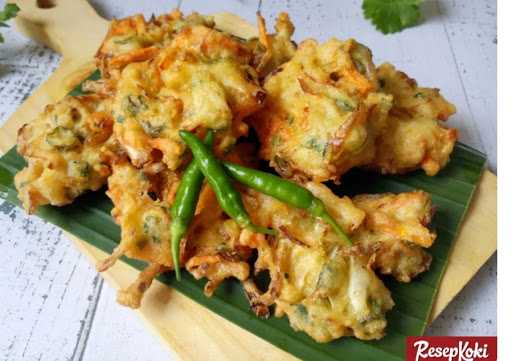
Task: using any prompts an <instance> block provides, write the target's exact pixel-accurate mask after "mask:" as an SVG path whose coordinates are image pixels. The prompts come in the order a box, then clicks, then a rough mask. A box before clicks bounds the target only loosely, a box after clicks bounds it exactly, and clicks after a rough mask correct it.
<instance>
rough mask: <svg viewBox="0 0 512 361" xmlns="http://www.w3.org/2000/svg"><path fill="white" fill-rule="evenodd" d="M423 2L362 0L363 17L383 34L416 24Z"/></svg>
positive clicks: (416, 0)
mask: <svg viewBox="0 0 512 361" xmlns="http://www.w3.org/2000/svg"><path fill="white" fill-rule="evenodd" d="M423 1H424V0H363V12H364V17H365V18H366V19H368V20H370V21H371V22H372V23H373V25H375V27H376V28H377V29H378V30H380V31H381V32H383V33H384V34H390V33H396V32H398V31H401V30H403V29H405V28H407V27H410V26H413V25H416V24H418V22H419V21H420V19H421V11H420V8H419V5H420V4H421V3H422V2H423Z"/></svg>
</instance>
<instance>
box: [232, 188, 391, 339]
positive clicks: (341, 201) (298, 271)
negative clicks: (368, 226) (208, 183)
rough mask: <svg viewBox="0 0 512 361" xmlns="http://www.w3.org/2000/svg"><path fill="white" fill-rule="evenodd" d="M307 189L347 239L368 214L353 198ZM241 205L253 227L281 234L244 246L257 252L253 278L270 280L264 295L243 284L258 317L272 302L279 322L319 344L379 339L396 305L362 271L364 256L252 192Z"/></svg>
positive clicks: (305, 217) (315, 223)
mask: <svg viewBox="0 0 512 361" xmlns="http://www.w3.org/2000/svg"><path fill="white" fill-rule="evenodd" d="M306 187H307V188H308V189H309V190H310V191H312V192H313V193H314V194H315V195H316V196H317V197H319V198H320V199H322V201H323V202H324V203H325V204H326V206H327V208H328V210H329V212H330V213H331V214H332V215H333V217H334V218H335V219H336V220H337V221H338V223H339V224H340V225H341V226H342V227H343V229H344V230H345V232H347V233H348V234H352V233H353V232H354V231H355V230H356V229H358V228H359V227H360V225H361V224H362V222H363V219H364V217H365V213H364V212H363V211H362V210H360V209H358V208H356V207H355V206H354V205H353V204H352V202H351V201H350V199H348V198H347V197H343V198H338V197H336V196H335V195H334V194H332V192H331V191H330V190H329V189H328V188H327V187H325V186H324V185H322V184H314V183H308V184H307V185H306ZM244 201H245V203H246V205H247V207H248V210H249V212H250V213H251V216H252V217H253V219H254V220H255V221H256V222H257V223H258V224H261V225H264V226H267V227H273V228H274V229H276V230H278V231H279V235H278V236H277V237H276V238H275V239H273V240H268V241H267V240H265V239H264V238H262V236H261V235H257V236H255V237H246V239H242V240H241V243H243V244H247V245H248V246H251V247H253V248H256V249H257V250H258V259H257V261H256V264H255V272H256V273H258V272H261V271H262V270H265V269H268V270H269V273H270V277H271V283H270V285H269V289H268V290H267V291H266V292H265V293H264V294H259V293H258V290H257V288H255V287H254V283H252V282H250V281H248V282H245V284H244V286H245V289H246V292H247V294H248V297H249V300H250V302H251V306H252V307H253V309H255V311H256V312H257V313H259V314H260V315H265V314H266V313H267V312H268V310H267V309H265V308H266V307H268V306H270V305H271V304H274V303H275V304H276V306H277V308H276V315H277V316H282V315H284V314H286V315H287V316H288V318H289V320H290V324H291V325H292V327H293V328H294V329H295V330H302V331H304V332H306V333H307V334H308V335H309V336H311V337H312V338H314V339H315V340H316V341H317V342H328V341H331V340H333V339H336V338H339V337H342V336H347V335H355V336H356V337H358V338H361V339H376V338H381V337H382V336H383V335H384V329H385V326H386V319H385V313H386V311H388V310H389V309H391V307H393V301H392V299H391V296H390V293H389V291H388V290H387V289H386V287H385V286H384V285H383V283H382V282H381V281H380V280H379V278H378V277H377V276H376V275H375V274H374V273H373V271H372V269H371V268H370V267H369V265H368V264H367V261H368V255H366V254H365V253H364V252H363V251H362V250H361V249H359V248H358V247H357V246H355V247H352V248H348V247H346V246H345V245H343V244H342V242H340V240H339V239H338V237H337V236H336V234H335V233H334V232H333V231H332V230H331V229H330V227H329V226H328V225H326V224H324V223H323V222H322V221H321V220H319V219H316V218H314V217H312V216H311V215H309V214H308V213H307V212H305V211H303V210H299V209H295V208H292V207H289V206H287V205H285V204H284V203H281V202H279V201H276V200H275V199H273V198H271V197H268V196H265V195H262V194H259V193H257V192H253V191H247V192H246V194H245V195H244Z"/></svg>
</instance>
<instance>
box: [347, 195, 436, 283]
mask: <svg viewBox="0 0 512 361" xmlns="http://www.w3.org/2000/svg"><path fill="white" fill-rule="evenodd" d="M353 202H354V204H355V206H356V207H358V208H360V209H361V210H363V211H364V212H365V213H366V218H365V221H364V225H363V226H362V227H360V228H359V229H358V230H357V231H356V233H355V234H354V236H353V238H352V239H353V241H354V242H356V243H357V244H358V245H361V246H362V247H363V248H364V250H365V252H366V253H368V254H371V255H372V256H373V258H372V267H373V268H374V269H377V270H378V271H379V272H380V273H382V274H391V275H393V277H394V278H396V279H397V280H398V281H401V282H410V281H411V279H412V278H414V277H416V276H417V275H418V274H420V273H422V272H424V271H426V270H428V268H429V266H430V262H431V260H432V257H431V256H430V254H428V253H427V252H426V251H425V250H424V248H428V247H430V246H431V245H432V243H433V242H434V240H435V238H436V234H435V233H434V232H433V231H431V230H429V229H428V228H427V227H426V226H427V225H428V224H429V223H430V221H431V219H432V213H433V209H432V202H431V200H430V196H429V195H428V194H427V193H425V192H422V191H416V192H407V193H400V194H391V193H387V194H375V195H368V194H364V195H358V196H356V197H354V198H353Z"/></svg>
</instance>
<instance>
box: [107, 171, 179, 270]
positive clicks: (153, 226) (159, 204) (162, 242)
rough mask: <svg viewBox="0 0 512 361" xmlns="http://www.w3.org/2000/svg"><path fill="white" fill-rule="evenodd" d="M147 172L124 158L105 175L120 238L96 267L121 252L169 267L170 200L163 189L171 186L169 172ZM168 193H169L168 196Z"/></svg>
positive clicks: (109, 261)
mask: <svg viewBox="0 0 512 361" xmlns="http://www.w3.org/2000/svg"><path fill="white" fill-rule="evenodd" d="M162 177H163V176H162V175H158V176H157V179H154V177H151V176H148V174H146V173H145V172H144V170H142V169H137V168H135V167H134V166H133V165H131V164H130V163H129V162H127V161H121V162H117V163H114V164H113V166H112V175H111V176H110V177H109V178H108V191H107V195H108V196H109V198H110V199H111V200H112V203H113V204H114V208H113V209H112V216H113V217H114V220H115V221H116V223H117V224H119V226H120V227H121V242H120V244H119V246H118V247H117V249H116V250H115V251H114V253H113V254H112V256H111V257H109V258H108V259H106V260H105V261H104V262H103V263H102V264H101V265H100V266H99V267H98V268H99V269H100V270H105V269H107V268H109V267H110V266H111V265H112V264H113V263H114V262H115V261H116V260H117V259H118V258H119V257H120V256H122V255H126V256H128V257H130V258H136V259H140V260H143V261H146V262H150V263H156V264H160V265H163V266H168V267H172V266H173V262H172V258H171V248H170V245H169V240H170V237H169V227H170V219H169V212H168V208H169V204H170V203H169V202H168V199H166V198H165V197H166V192H167V191H162V190H161V187H162V184H161V183H162V182H165V183H166V184H165V185H164V187H165V188H166V189H172V188H173V181H174V182H176V183H177V182H178V180H177V178H173V176H172V175H171V174H170V175H168V176H167V177H166V179H162ZM167 197H169V196H167Z"/></svg>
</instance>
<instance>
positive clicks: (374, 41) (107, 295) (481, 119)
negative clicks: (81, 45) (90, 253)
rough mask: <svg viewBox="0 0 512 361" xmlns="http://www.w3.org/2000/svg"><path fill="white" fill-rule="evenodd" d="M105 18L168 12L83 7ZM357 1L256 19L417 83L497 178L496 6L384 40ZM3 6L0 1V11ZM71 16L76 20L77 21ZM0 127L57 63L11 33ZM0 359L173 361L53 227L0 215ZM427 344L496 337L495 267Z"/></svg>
mask: <svg viewBox="0 0 512 361" xmlns="http://www.w3.org/2000/svg"><path fill="white" fill-rule="evenodd" d="M92 3H93V5H94V6H95V7H96V8H97V9H98V12H99V13H100V14H102V15H103V16H105V17H108V18H111V17H122V16H126V15H130V14H133V13H135V12H141V11H142V12H143V13H144V14H145V15H146V16H150V15H151V13H153V12H154V13H161V12H164V11H168V10H170V9H172V8H173V7H175V6H177V5H178V4H179V2H178V1H168V0H165V1H164V0H159V1H156V0H153V1H151V2H140V1H136V0H130V1H128V0H124V1H123V0H116V1H106V0H94V1H93V2H92ZM360 3H361V1H360V0H350V1H349V0H344V1H339V0H330V1H320V0H318V1H306V0H301V1H293V0H289V1H277V0H275V1H270V0H263V1H262V3H261V11H262V13H263V15H264V16H265V17H266V18H267V19H268V22H269V25H271V24H272V20H273V18H274V17H275V15H276V14H277V13H278V12H279V11H287V12H289V13H290V16H291V17H292V20H293V21H294V22H295V24H296V26H297V32H296V39H297V40H301V39H304V38H306V37H316V38H319V39H321V40H325V39H327V38H329V37H331V36H336V37H341V38H347V37H354V38H357V39H358V40H360V41H361V42H363V43H365V44H367V45H368V46H369V47H370V48H371V49H372V50H373V53H374V57H375V60H376V62H377V63H378V62H382V61H385V60H388V61H391V62H393V63H395V64H396V65H397V66H398V67H399V68H401V69H403V70H404V71H406V72H407V73H409V74H410V75H411V76H413V77H414V78H416V79H417V80H418V81H419V82H420V84H424V85H427V86H435V87H439V88H441V89H442V92H443V94H444V95H445V96H446V97H447V98H448V99H450V100H451V101H452V102H454V103H455V104H456V105H457V108H458V113H457V115H456V116H454V117H453V118H452V119H451V120H450V123H451V124H453V125H454V126H457V127H459V129H461V141H463V142H465V143H467V144H470V145H472V146H474V147H476V148H478V149H481V150H482V151H484V152H485V153H486V154H487V156H488V158H489V166H490V168H491V169H492V170H494V171H495V170H496V43H497V39H496V2H495V1H492V0H485V1H483V0H452V1H448V0H445V1H431V0H427V1H426V3H425V5H424V9H423V10H424V14H425V18H426V19H425V21H424V23H423V24H421V25H420V26H417V27H415V28H411V29H407V30H405V31H403V32H402V33H399V34H395V35H391V36H384V35H382V34H380V33H379V32H377V31H375V30H374V29H373V27H372V26H371V25H370V24H369V23H368V22H367V21H365V20H364V19H363V18H362V14H361V10H360ZM0 5H1V6H2V7H3V1H0ZM180 5H181V9H182V10H183V11H185V12H189V11H193V10H195V11H200V12H204V13H208V12H217V11H231V12H234V13H237V14H239V15H241V16H243V17H245V18H247V19H249V20H251V21H254V20H255V12H256V10H257V9H258V6H259V1H257V0H252V1H251V0H224V1H206V0H182V1H181V4H180ZM76 16H79V14H76ZM1 30H2V33H3V34H4V36H5V38H6V43H5V44H2V45H0V121H5V120H6V119H7V118H8V116H9V115H10V114H11V113H12V112H13V111H14V110H15V109H16V107H17V106H18V105H19V104H20V103H21V102H22V101H23V100H24V99H25V98H26V97H27V95H28V94H30V92H31V91H32V90H33V89H34V88H35V87H37V86H38V85H39V84H40V83H41V82H42V81H44V80H45V79H46V78H47V77H48V75H49V74H51V72H52V71H53V69H54V68H55V66H56V65H57V63H58V61H59V56H58V55H57V54H54V53H53V52H51V51H50V50H48V49H45V48H43V47H41V46H39V45H37V44H34V43H32V42H31V41H29V40H27V39H24V38H23V37H21V36H20V35H18V34H17V33H16V32H15V31H13V30H12V29H5V30H4V29H1ZM0 229H1V230H2V231H1V233H0V295H1V300H0V336H2V337H0V360H73V361H75V360H86V361H92V360H120V359H122V360H125V361H132V360H155V361H158V360H169V359H176V357H175V356H174V354H173V353H172V351H170V350H167V349H165V348H164V347H163V346H162V345H161V344H160V343H159V342H158V341H157V340H156V339H155V338H153V337H152V335H151V334H150V333H149V332H148V331H147V329H146V328H145V327H144V325H142V323H141V322H140V320H139V319H138V318H137V316H136V315H135V314H134V313H132V312H131V311H130V310H127V309H124V308H122V307H120V306H118V305H117V304H115V294H114V291H113V290H111V289H109V288H108V286H107V285H104V284H103V281H102V280H101V278H99V277H98V276H97V274H96V272H95V270H94V269H93V267H92V266H90V265H89V264H88V263H87V261H86V260H85V259H84V258H83V257H82V256H81V255H80V253H79V252H78V251H77V250H75V249H74V248H73V246H72V245H71V244H70V243H69V242H68V240H67V239H66V237H65V236H63V235H62V233H61V232H60V231H59V230H57V229H56V228H55V227H53V226H51V225H48V224H46V223H45V222H43V221H41V220H39V219H37V218H35V217H27V216H26V215H25V214H24V213H23V212H22V211H20V210H18V209H16V208H14V207H12V206H10V205H8V204H6V203H4V204H0ZM428 333H429V334H432V335H435V334H438V335H442V334H453V335H495V334H496V257H495V256H494V257H492V258H491V259H490V260H489V262H488V263H487V264H486V265H485V266H484V267H483V268H482V270H481V271H480V272H479V273H478V275H477V276H476V277H475V279H473V280H472V281H471V282H470V283H469V284H468V286H467V287H466V288H465V289H464V290H463V291H462V292H461V294H460V295H459V296H458V297H457V298H456V299H455V300H454V302H453V303H452V304H451V305H450V306H449V307H448V308H447V309H446V311H445V312H443V314H442V315H441V316H440V317H439V318H438V319H437V320H436V321H435V322H434V323H433V325H432V326H430V328H429V330H428Z"/></svg>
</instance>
